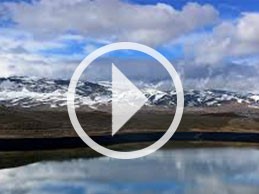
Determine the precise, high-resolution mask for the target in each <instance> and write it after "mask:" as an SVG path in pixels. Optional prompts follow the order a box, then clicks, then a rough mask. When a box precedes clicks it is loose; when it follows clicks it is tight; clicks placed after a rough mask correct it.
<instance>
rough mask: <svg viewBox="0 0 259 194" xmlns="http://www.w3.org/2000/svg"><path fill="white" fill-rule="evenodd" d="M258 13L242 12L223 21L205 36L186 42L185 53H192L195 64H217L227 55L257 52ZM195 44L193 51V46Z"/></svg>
mask: <svg viewBox="0 0 259 194" xmlns="http://www.w3.org/2000/svg"><path fill="white" fill-rule="evenodd" d="M258 32H259V13H243V15H242V17H241V18H239V19H238V20H235V21H225V22H222V23H221V24H220V25H218V26H216V27H215V28H214V29H213V32H212V33H209V34H207V36H205V38H204V37H203V38H202V39H199V40H198V41H199V44H198V42H194V44H189V45H188V44H187V46H186V50H187V53H189V54H192V55H194V57H195V62H196V63H197V64H204V63H205V64H218V63H220V62H222V60H224V59H225V58H227V57H246V56H251V55H258V54H259V36H258ZM194 46H195V48H196V49H195V51H194V50H193V47H194Z"/></svg>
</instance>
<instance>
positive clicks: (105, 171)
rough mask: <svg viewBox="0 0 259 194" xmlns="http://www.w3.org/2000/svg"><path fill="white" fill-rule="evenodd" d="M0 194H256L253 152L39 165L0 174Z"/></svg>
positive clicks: (169, 153) (257, 154) (257, 161)
mask: <svg viewBox="0 0 259 194" xmlns="http://www.w3.org/2000/svg"><path fill="white" fill-rule="evenodd" d="M0 193H3V194H9V193H15V194H23V193H26V194H32V193H33V194H34V193H36V194H40V193H44V194H49V193H64V194H81V193H82V194H83V193H91V194H92V193H96V194H104V193H111V194H113V193H120V194H124V193H125V194H128V193H165V194H167V193H183V194H191V193H192V194H195V193H197V194H203V193H204V194H209V193H220V194H225V193H226V194H228V193H230V194H232V193H235V194H236V193H237V194H239V193H240V194H241V193H242V194H243V193H246V194H250V193H254V194H258V193H259V150H257V149H254V148H196V149H168V150H160V151H157V152H155V153H154V154H151V155H149V156H147V157H144V158H140V159H134V160H117V159H110V158H106V157H100V158H93V159H71V160H64V161H44V162H38V163H34V164H29V165H26V166H21V167H17V168H10V169H2V170H0Z"/></svg>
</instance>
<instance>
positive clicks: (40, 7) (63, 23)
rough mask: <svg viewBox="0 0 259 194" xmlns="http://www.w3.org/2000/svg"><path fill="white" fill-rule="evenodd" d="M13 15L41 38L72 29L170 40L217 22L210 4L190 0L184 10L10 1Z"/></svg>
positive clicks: (114, 2)
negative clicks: (200, 3)
mask: <svg viewBox="0 0 259 194" xmlns="http://www.w3.org/2000/svg"><path fill="white" fill-rule="evenodd" d="M7 7H8V8H9V10H10V12H11V15H12V19H13V20H14V21H15V22H16V23H17V24H18V27H19V28H21V29H23V30H28V31H30V32H32V33H33V34H34V36H36V37H38V38H53V37H56V36H59V35H61V34H64V33H67V32H69V31H73V32H76V33H78V34H81V35H83V36H85V37H89V38H95V39H101V40H109V41H114V40H115V41H136V42H141V43H145V44H149V45H153V46H156V45H160V44H164V43H168V41H171V40H172V39H174V38H176V37H179V36H181V35H182V34H184V33H188V32H191V31H193V30H195V29H197V28H202V27H204V26H205V25H210V24H214V23H215V22H216V21H217V19H218V12H217V11H216V10H215V9H214V8H213V7H212V6H211V5H199V4H197V3H188V4H186V5H185V6H184V7H183V8H182V10H176V9H174V8H173V7H172V6H170V5H167V4H162V3H158V4H156V5H137V4H130V3H127V2H124V1H119V0H110V1H106V0H95V1H91V0H77V1H70V0H56V1H52V0H42V1H34V3H33V4H28V3H8V4H7Z"/></svg>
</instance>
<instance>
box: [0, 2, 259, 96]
mask: <svg viewBox="0 0 259 194" xmlns="http://www.w3.org/2000/svg"><path fill="white" fill-rule="evenodd" d="M258 31H259V2H257V1H255V0H241V1H236V0H224V1H216V0H207V1H203V0H196V1H191V2H190V1H187V0H172V1H170V0H161V1H158V0H150V1H145V0H110V1H105V0H91V1H90V0H79V1H71V0H56V1H51V0H41V1H18V0H3V1H1V3H0V44H1V45H2V46H1V47H0V67H1V73H0V76H10V75H26V76H39V77H42V76H43V77H50V78H65V79H66V78H69V77H70V76H71V74H72V73H73V70H74V69H75V67H76V66H77V65H78V64H79V63H80V61H81V60H82V59H83V58H84V57H85V56H86V55H87V54H89V53H90V52H92V51H93V50H95V49H97V48H99V47H101V46H103V45H106V44H109V43H113V42H118V41H132V42H138V43H143V44H146V45H148V46H151V47H153V48H155V49H157V50H158V51H159V52H161V53H162V54H163V55H165V56H166V57H167V58H168V59H169V60H171V61H172V63H173V64H174V65H175V67H176V69H177V71H178V73H179V74H180V76H181V79H182V80H183V82H184V87H186V88H187V87H190V88H202V89H204V88H217V89H231V90H251V91H259V86H256V84H255V83H257V82H258V81H259V78H258V76H257V75H258V73H259V64H258V63H259V36H258V35H257V34H258ZM109 57H120V58H122V61H123V63H127V61H129V60H130V59H132V58H134V60H135V61H136V59H143V56H142V55H139V54H137V53H135V54H134V55H132V53H128V52H126V53H115V54H113V55H110V56H109ZM125 59H127V60H125ZM141 63H147V64H148V63H150V60H146V62H143V60H141ZM97 65H98V64H97ZM103 66H104V65H103V64H101V65H100V67H103ZM146 66H147V65H146V64H145V65H144V67H146ZM138 68H141V67H140V66H139V67H138ZM97 69H98V71H97V70H96V71H97V72H96V74H98V75H99V76H98V77H102V78H103V79H105V78H106V76H107V75H106V74H105V73H103V72H106V71H102V68H97ZM133 73H134V70H132V74H133ZM150 76H151V77H152V80H153V78H154V77H155V76H156V74H154V75H153V74H152V75H150ZM244 80H246V81H245V82H244Z"/></svg>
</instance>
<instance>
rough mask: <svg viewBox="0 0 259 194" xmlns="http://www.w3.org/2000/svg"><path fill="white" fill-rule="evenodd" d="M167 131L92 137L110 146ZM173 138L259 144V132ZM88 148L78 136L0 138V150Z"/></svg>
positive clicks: (140, 140)
mask: <svg viewBox="0 0 259 194" xmlns="http://www.w3.org/2000/svg"><path fill="white" fill-rule="evenodd" d="M163 134H164V132H149V133H128V134H118V135H115V136H111V135H98V136H91V137H92V139H93V140H94V141H96V142H97V143H99V144H101V145H104V146H110V145H119V144H127V143H145V142H153V141H156V140H158V139H159V138H160V137H161V136H162V135H163ZM172 141H179V142H180V141H193V142H200V143H202V142H240V143H259V133H243V132H242V133H238V132H176V133H175V134H174V135H173V136H172V137H171V139H170V142H172ZM83 147H88V146H87V145H86V144H85V143H84V142H83V141H82V140H81V139H80V138H79V137H52V138H51V137H49V138H0V151H1V152H4V151H33V150H57V149H70V148H83Z"/></svg>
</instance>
